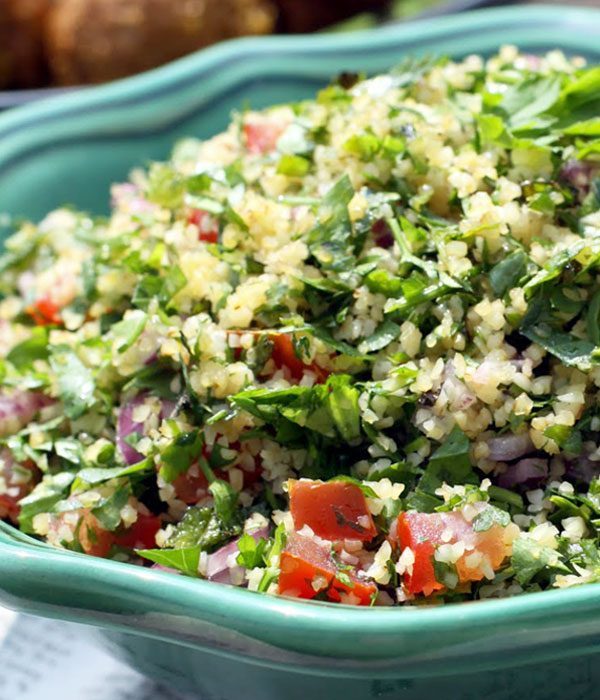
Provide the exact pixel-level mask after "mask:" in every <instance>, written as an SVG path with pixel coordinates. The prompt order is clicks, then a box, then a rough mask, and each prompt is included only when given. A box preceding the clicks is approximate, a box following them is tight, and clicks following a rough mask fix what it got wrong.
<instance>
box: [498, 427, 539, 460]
mask: <svg viewBox="0 0 600 700" xmlns="http://www.w3.org/2000/svg"><path fill="white" fill-rule="evenodd" d="M487 444H488V447H489V448H490V453H489V458H490V459H493V460H494V461H495V462H511V461H512V460H513V459H518V458H519V457H522V456H523V455H526V454H527V453H528V452H531V450H533V443H532V442H531V438H530V437H529V433H520V434H519V435H514V434H513V433H510V434H507V435H501V436H500V437H495V438H492V439H491V440H488V443H487Z"/></svg>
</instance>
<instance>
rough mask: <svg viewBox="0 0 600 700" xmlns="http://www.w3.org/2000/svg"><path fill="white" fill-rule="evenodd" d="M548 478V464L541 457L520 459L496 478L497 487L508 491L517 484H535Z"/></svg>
mask: <svg viewBox="0 0 600 700" xmlns="http://www.w3.org/2000/svg"><path fill="white" fill-rule="evenodd" d="M547 476H548V463H547V461H546V460H545V459H542V458H541V457H530V458H528V459H521V460H519V461H518V462H517V463H516V464H512V465H511V466H510V467H508V469H507V470H506V471H505V472H504V474H500V476H499V477H498V486H502V488H505V489H510V488H512V487H513V486H518V485H519V484H526V483H529V482H537V481H541V480H542V479H545V478H546V477H547Z"/></svg>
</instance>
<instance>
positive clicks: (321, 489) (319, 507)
mask: <svg viewBox="0 0 600 700" xmlns="http://www.w3.org/2000/svg"><path fill="white" fill-rule="evenodd" d="M289 496H290V511H291V513H292V518H293V520H294V527H295V528H296V529H297V530H300V529H302V527H303V526H304V525H308V527H310V529H311V530H312V531H313V532H314V533H315V535H317V536H318V537H323V538H324V539H326V540H362V541H363V542H368V541H370V540H372V539H373V538H374V537H375V535H376V534H377V529H376V528H375V524H374V523H373V518H372V516H371V513H370V512H369V508H368V506H367V501H366V499H365V495H364V494H363V492H362V491H361V489H360V488H359V487H358V486H356V485H355V484H350V483H348V482H345V481H327V482H323V481H312V480H311V479H300V480H299V481H296V480H290V481H289Z"/></svg>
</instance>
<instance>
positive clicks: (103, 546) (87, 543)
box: [78, 510, 115, 557]
mask: <svg viewBox="0 0 600 700" xmlns="http://www.w3.org/2000/svg"><path fill="white" fill-rule="evenodd" d="M78 538H79V544H80V545H81V548H82V549H83V551H84V552H85V553H86V554H91V555H92V556H93V557H106V556H108V553H109V552H110V550H111V547H112V546H113V545H114V544H115V534H114V532H108V531H107V530H105V529H104V528H103V527H102V526H101V525H100V523H99V522H98V519H97V518H96V516H95V515H92V513H90V511H89V510H86V511H84V512H83V514H82V516H81V521H80V523H79V531H78Z"/></svg>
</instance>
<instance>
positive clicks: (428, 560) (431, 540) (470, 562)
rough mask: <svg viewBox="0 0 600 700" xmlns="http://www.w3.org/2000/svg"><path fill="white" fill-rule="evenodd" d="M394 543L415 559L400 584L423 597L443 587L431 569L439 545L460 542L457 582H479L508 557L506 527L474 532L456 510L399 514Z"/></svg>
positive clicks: (508, 543)
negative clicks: (462, 551)
mask: <svg viewBox="0 0 600 700" xmlns="http://www.w3.org/2000/svg"><path fill="white" fill-rule="evenodd" d="M482 506H483V504H482ZM483 507H484V506H483ZM398 540H399V542H400V547H401V548H402V549H404V548H405V547H410V549H411V550H412V552H413V554H414V558H415V561H414V564H413V565H412V572H410V573H409V572H407V573H405V574H404V579H403V585H404V587H405V589H406V590H407V592H408V593H411V594H421V593H422V594H424V595H426V596H428V595H431V594H432V593H433V592H434V591H439V590H442V589H443V588H444V585H443V584H442V583H440V582H439V581H437V580H436V578H435V573H434V568H433V559H434V554H435V551H436V549H437V547H438V546H440V545H441V544H455V543H457V542H462V543H463V544H464V545H465V551H464V554H463V555H462V556H460V558H459V559H458V560H457V561H456V571H457V574H458V578H459V581H460V583H467V582H469V581H481V579H483V578H484V576H485V575H486V573H488V574H489V573H491V572H492V571H495V570H496V569H498V568H499V567H500V566H501V565H502V563H503V561H504V560H505V558H506V557H507V556H508V555H509V554H510V531H508V530H507V528H504V527H502V526H501V525H492V527H490V528H489V529H488V530H485V531H482V532H476V531H475V530H474V529H473V526H472V524H471V522H469V521H468V520H466V519H465V517H464V516H463V514H462V513H461V512H458V511H453V512H451V513H400V515H399V516H398Z"/></svg>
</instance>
